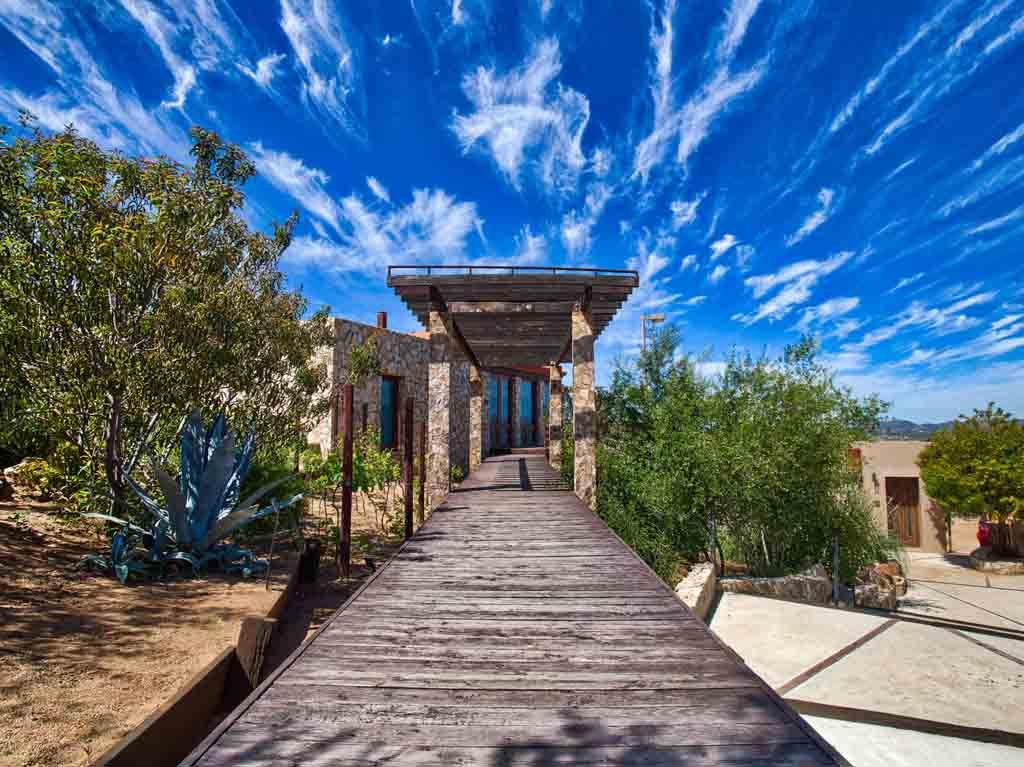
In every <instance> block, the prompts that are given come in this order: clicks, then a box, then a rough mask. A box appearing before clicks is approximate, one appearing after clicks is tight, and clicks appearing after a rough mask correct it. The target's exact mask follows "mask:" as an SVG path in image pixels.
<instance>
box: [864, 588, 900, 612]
mask: <svg viewBox="0 0 1024 767" xmlns="http://www.w3.org/2000/svg"><path fill="white" fill-rule="evenodd" d="M856 604H857V607H874V608H878V609H882V610H895V609H896V607H897V605H898V604H899V599H898V598H897V596H896V594H895V592H894V591H892V590H890V589H883V588H881V587H880V586H878V585H877V584H875V583H866V584H864V585H862V586H858V587H857V589H856Z"/></svg>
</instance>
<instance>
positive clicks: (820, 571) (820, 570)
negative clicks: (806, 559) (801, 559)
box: [800, 563, 828, 578]
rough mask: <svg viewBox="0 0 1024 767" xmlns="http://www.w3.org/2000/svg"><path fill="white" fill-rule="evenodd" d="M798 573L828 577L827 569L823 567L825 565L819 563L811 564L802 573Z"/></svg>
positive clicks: (813, 576)
mask: <svg viewBox="0 0 1024 767" xmlns="http://www.w3.org/2000/svg"><path fill="white" fill-rule="evenodd" d="M800 575H806V576H809V577H811V578H828V570H826V569H825V565H823V564H820V563H819V564H816V565H811V566H810V567H808V568H807V569H806V570H804V571H803V572H802V573H800Z"/></svg>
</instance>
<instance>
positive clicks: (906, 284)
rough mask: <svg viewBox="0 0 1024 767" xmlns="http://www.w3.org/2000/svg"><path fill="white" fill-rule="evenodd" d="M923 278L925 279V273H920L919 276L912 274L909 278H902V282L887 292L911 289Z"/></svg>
mask: <svg viewBox="0 0 1024 767" xmlns="http://www.w3.org/2000/svg"><path fill="white" fill-rule="evenodd" d="M922 277H924V272H918V273H917V274H912V275H910V276H909V277H901V278H900V280H899V281H898V282H897V283H896V284H895V285H893V286H892V287H891V288H889V290H888V291H886V292H887V293H895V292H896V291H897V290H903V288H906V287H909V286H911V285H913V284H914V283H915V282H918V281H919V280H920V279H921V278H922Z"/></svg>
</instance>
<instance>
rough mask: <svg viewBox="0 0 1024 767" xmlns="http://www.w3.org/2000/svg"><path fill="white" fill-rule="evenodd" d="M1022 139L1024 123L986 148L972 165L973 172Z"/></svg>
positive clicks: (1023, 137)
mask: <svg viewBox="0 0 1024 767" xmlns="http://www.w3.org/2000/svg"><path fill="white" fill-rule="evenodd" d="M1021 139H1024V123H1021V124H1020V125H1018V126H1017V128H1016V129H1015V130H1012V131H1010V132H1009V133H1007V134H1006V135H1005V136H1003V137H1002V138H1000V139H999V140H998V141H996V142H995V143H994V144H993V145H992V146H990V147H989V148H988V149H986V150H985V153H984V154H983V155H982V156H981V157H979V158H978V159H977V160H975V161H974V163H973V164H972V165H971V168H970V169H971V172H975V171H977V170H978V169H979V168H981V166H983V165H984V164H985V163H987V162H989V161H990V160H992V159H994V158H996V157H998V156H999V155H1001V154H1003V152H1005V151H1006V150H1007V149H1009V148H1010V147H1011V146H1013V145H1014V144H1016V143H1017V142H1018V141H1020V140H1021Z"/></svg>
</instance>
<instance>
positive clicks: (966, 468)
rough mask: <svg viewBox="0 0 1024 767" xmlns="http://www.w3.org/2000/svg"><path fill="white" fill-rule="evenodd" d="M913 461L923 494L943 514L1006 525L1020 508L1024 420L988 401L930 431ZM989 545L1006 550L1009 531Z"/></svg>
mask: <svg viewBox="0 0 1024 767" xmlns="http://www.w3.org/2000/svg"><path fill="white" fill-rule="evenodd" d="M918 464H919V465H920V467H921V478H922V479H923V480H924V483H925V487H926V488H927V490H928V495H929V496H930V497H931V498H932V500H934V501H935V503H936V504H938V506H939V507H940V508H941V509H942V510H943V511H945V512H946V513H947V514H954V515H957V516H961V517H985V518H988V519H992V520H995V521H996V522H997V523H999V524H1000V525H1001V526H1006V525H1007V523H1009V522H1011V521H1012V520H1014V519H1019V518H1020V516H1021V512H1022V511H1024V424H1021V423H1020V422H1019V421H1017V420H1015V419H1014V418H1012V417H1011V416H1010V414H1009V413H1007V412H1006V411H1004V410H1002V409H1000V408H998V407H996V406H995V404H994V403H990V404H989V405H988V407H987V408H985V409H984V410H975V411H974V415H972V416H970V417H964V416H961V417H960V418H958V419H957V420H956V421H955V422H954V423H953V427H952V428H951V429H949V430H945V431H939V432H936V433H935V434H934V435H933V436H932V441H931V442H930V443H929V445H928V447H926V448H925V449H924V450H922V451H921V454H920V456H918ZM995 545H996V548H997V549H999V550H1000V552H1001V553H1012V542H1011V540H1010V539H1009V536H1004V535H998V534H997V539H996V541H995Z"/></svg>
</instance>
